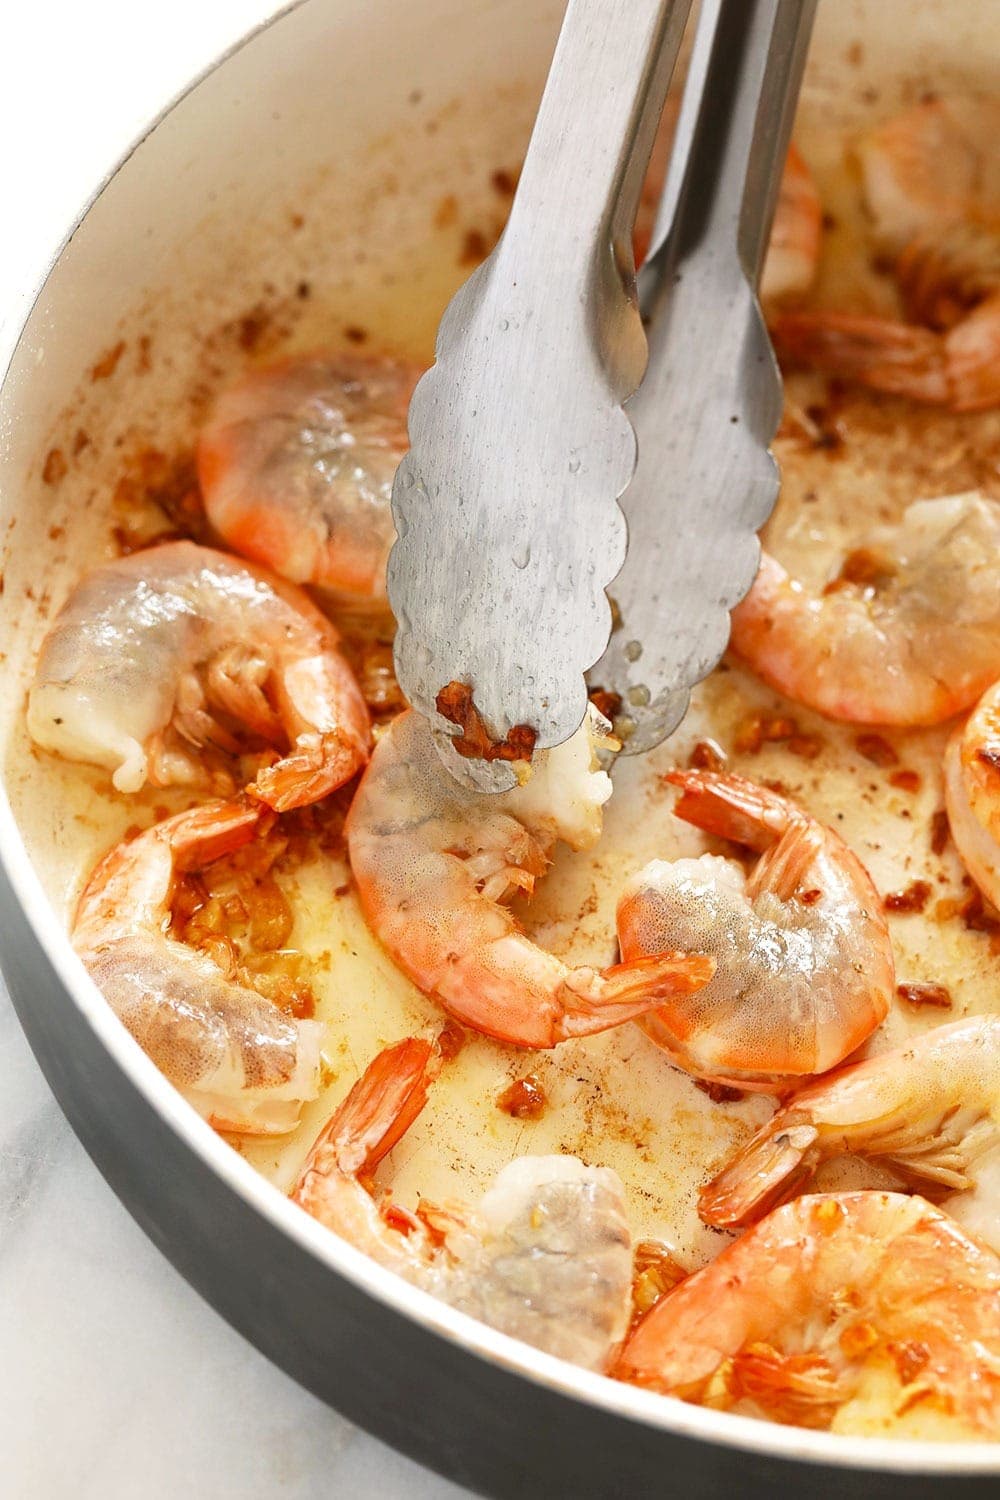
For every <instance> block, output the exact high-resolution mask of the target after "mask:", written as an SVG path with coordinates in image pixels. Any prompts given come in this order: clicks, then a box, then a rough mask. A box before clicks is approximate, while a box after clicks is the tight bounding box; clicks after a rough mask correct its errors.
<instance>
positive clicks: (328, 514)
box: [198, 354, 421, 609]
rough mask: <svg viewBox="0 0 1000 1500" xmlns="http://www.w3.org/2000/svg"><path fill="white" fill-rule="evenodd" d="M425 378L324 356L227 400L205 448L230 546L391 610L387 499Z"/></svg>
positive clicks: (288, 365) (247, 384) (208, 487)
mask: <svg viewBox="0 0 1000 1500" xmlns="http://www.w3.org/2000/svg"><path fill="white" fill-rule="evenodd" d="M420 373H421V372H420V370H419V369H418V368H417V367H416V366H413V365H407V364H400V363H397V362H396V361H394V360H390V359H366V358H364V357H362V356H360V355H353V354H328V355H321V354H315V355H310V356H306V357H302V356H295V357H293V358H290V359H284V360H281V361H280V363H278V364H274V365H269V366H268V367H267V368H265V369H261V370H254V371H252V372H251V373H250V374H249V375H247V376H245V377H244V378H243V380H241V381H240V382H239V383H238V384H237V385H235V386H233V387H232V388H231V389H230V390H228V391H224V392H223V394H222V395H221V396H220V397H219V399H218V401H217V402H216V405H215V409H214V411H213V412H212V415H211V417H210V419H209V421H208V424H207V426H206V427H205V429H204V431H203V432H202V434H201V438H200V440H199V443H198V477H199V480H200V482H201V488H202V492H203V494H204V497H205V509H206V511H207V512H208V517H209V520H210V521H211V522H212V525H213V526H214V527H215V528H216V530H217V531H218V532H219V534H220V536H223V537H224V538H225V539H226V541H227V542H228V543H229V545H230V546H231V547H233V548H235V550H236V551H237V552H240V553H242V554H243V555H244V556H245V557H250V558H253V559H254V560H255V561H256V562H259V563H264V564H265V565H266V566H267V567H270V568H273V569H274V571H275V572H276V573H280V574H281V575H282V576H283V577H285V578H290V579H292V580H293V582H295V583H310V584H315V585H317V586H318V587H321V588H324V589H329V590H331V591H333V592H334V593H335V594H337V595H339V596H340V599H341V602H343V603H348V604H352V605H354V606H355V607H360V608H362V609H366V608H368V607H375V608H380V609H385V608H386V595H385V563H386V558H387V557H388V554H389V548H390V547H391V546H392V541H393V537H394V535H395V532H394V530H393V525H392V514H391V511H390V509H389V498H390V495H391V493H392V481H393V476H394V475H395V472H396V468H397V467H398V465H399V461H400V459H401V458H402V456H403V454H404V453H405V452H406V449H407V447H408V441H407V435H406V412H407V408H408V406H409V404H410V396H411V395H412V394H413V387H414V386H415V385H416V383H417V380H418V379H419V378H420Z"/></svg>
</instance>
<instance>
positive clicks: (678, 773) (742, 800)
mask: <svg viewBox="0 0 1000 1500" xmlns="http://www.w3.org/2000/svg"><path fill="white" fill-rule="evenodd" d="M664 780H665V781H668V782H669V783H670V784H671V786H677V787H680V789H681V795H680V797H678V799H677V802H676V804H675V806H674V813H675V814H676V816H677V817H678V818H683V819H684V821H685V823H693V824H694V825H695V827H696V828H701V829H702V830H703V831H704V832H705V833H711V834H714V835H715V836H716V837H717V838H723V839H731V840H732V842H733V843H736V844H744V845H746V847H747V848H749V849H757V850H764V849H768V848H770V846H771V845H772V844H773V843H774V842H775V840H776V839H779V838H781V836H782V835H783V834H784V833H785V832H786V831H787V830H788V829H789V828H790V827H793V826H796V825H797V824H798V822H800V821H801V822H802V823H804V822H805V819H804V818H799V817H796V814H795V812H794V810H793V809H790V807H789V804H788V802H787V801H786V800H785V799H784V798H783V797H779V796H777V795H776V794H775V793H773V792H769V791H768V790H767V788H766V787H762V786H758V784H757V783H756V782H754V781H748V780H747V779H746V778H745V777H743V776H723V775H720V774H718V773H717V772H714V771H685V770H680V769H678V770H674V771H668V772H667V774H666V776H665V777H664Z"/></svg>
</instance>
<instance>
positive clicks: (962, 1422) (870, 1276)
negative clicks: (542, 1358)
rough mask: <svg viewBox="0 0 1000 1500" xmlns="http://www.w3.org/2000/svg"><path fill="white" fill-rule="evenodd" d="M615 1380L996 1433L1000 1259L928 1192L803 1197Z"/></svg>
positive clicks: (710, 1275)
mask: <svg viewBox="0 0 1000 1500" xmlns="http://www.w3.org/2000/svg"><path fill="white" fill-rule="evenodd" d="M616 1373H617V1374H619V1375H620V1376H621V1377H622V1378H623V1379H625V1380H631V1381H634V1382H636V1383H638V1384H640V1385H644V1386H648V1387H651V1388H653V1389H654V1390H658V1391H662V1392H664V1393H666V1394H669V1395H673V1396H678V1397H680V1398H681V1399H682V1400H685V1401H692V1402H696V1403H699V1404H702V1403H703V1404H705V1405H711V1406H713V1407H716V1408H722V1409H724V1410H730V1411H732V1410H735V1411H739V1412H742V1413H744V1414H747V1415H753V1416H762V1417H765V1418H768V1419H769V1420H771V1421H778V1422H786V1423H791V1424H794V1425H799V1426H805V1427H816V1428H832V1429H834V1430H835V1431H839V1432H853V1433H869V1434H876V1433H877V1434H881V1435H883V1436H895V1437H903V1436H908V1435H911V1434H912V1435H914V1436H921V1437H925V1436H933V1437H935V1438H938V1439H948V1438H951V1439H955V1438H959V1437H968V1438H974V1439H979V1440H981V1441H984V1440H987V1439H991V1438H997V1437H1000V1259H998V1257H997V1256H996V1255H995V1254H994V1253H993V1252H992V1251H991V1250H989V1249H988V1248H986V1247H985V1246H983V1245H980V1244H979V1243H978V1242H977V1241H976V1240H974V1239H972V1238H971V1237H969V1236H968V1235H966V1233H965V1232H964V1230H963V1229H962V1228H961V1227H960V1226H959V1225H958V1224H956V1223H954V1222H953V1221H952V1220H951V1219H950V1218H949V1217H948V1216H947V1215H946V1214H943V1213H941V1212H940V1211H939V1210H938V1209H936V1208H933V1207H932V1206H931V1204H929V1203H926V1202H925V1201H924V1200H923V1199H922V1198H908V1197H905V1196H903V1195H901V1194H898V1193H881V1192H862V1193H842V1194H829V1195H817V1196H814V1197H804V1198H797V1199H796V1200H795V1202H793V1203H788V1204H785V1206H784V1207H782V1208H778V1209H775V1210H774V1212H773V1213H771V1214H769V1215H768V1217H767V1218H766V1219H764V1220H763V1222H762V1223H760V1224H758V1225H757V1226H756V1228H754V1229H752V1230H750V1231H749V1233H747V1234H745V1235H744V1236H743V1237H742V1238H741V1239H739V1240H737V1241H736V1243H735V1244H733V1245H730V1246H729V1247H728V1248H727V1249H725V1250H724V1251H723V1252H722V1254H721V1255H720V1256H719V1257H718V1258H717V1259H716V1260H715V1261H713V1262H712V1263H711V1264H710V1265H708V1266H706V1267H705V1269H704V1270H702V1271H698V1272H696V1273H695V1274H694V1275H693V1276H689V1277H688V1278H687V1280H686V1281H682V1282H681V1283H680V1285H679V1286H677V1287H675V1288H674V1289H673V1290H672V1291H670V1292H668V1293H667V1294H666V1296H664V1297H663V1298H662V1299H661V1300H660V1301H659V1302H658V1303H656V1305H655V1306H654V1307H653V1308H652V1309H651V1310H650V1312H649V1313H647V1315H646V1316H645V1318H644V1319H643V1320H642V1322H641V1323H640V1324H639V1326H638V1327H637V1328H636V1330H635V1332H634V1333H633V1334H632V1336H631V1338H630V1339H629V1340H628V1342H627V1344H626V1346H625V1349H624V1352H623V1354H622V1357H621V1360H620V1363H619V1366H618V1368H617V1370H616ZM911 1413H912V1414H913V1415H912V1416H911Z"/></svg>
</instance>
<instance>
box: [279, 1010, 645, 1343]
mask: <svg viewBox="0 0 1000 1500" xmlns="http://www.w3.org/2000/svg"><path fill="white" fill-rule="evenodd" d="M437 1065H438V1059H437V1055H436V1053H435V1052H434V1049H433V1048H432V1047H431V1046H430V1044H429V1043H427V1042H424V1041H420V1040H417V1039H415V1038H410V1039H408V1040H406V1041H402V1042H397V1043H396V1045H395V1046H394V1047H389V1048H387V1049H386V1051H384V1052H382V1053H380V1054H379V1056H378V1057H376V1059H375V1061H374V1062H373V1063H371V1064H370V1066H369V1067H368V1069H367V1071H366V1072H365V1074H364V1076H363V1077H362V1078H361V1079H360V1080H359V1082H358V1083H356V1084H355V1085H354V1087H353V1088H352V1089H351V1092H350V1093H349V1094H348V1096H347V1098H346V1099H345V1100H344V1102H343V1104H341V1106H340V1108H339V1109H338V1110H337V1112H336V1114H335V1115H334V1116H333V1118H332V1119H331V1120H330V1122H329V1123H328V1125H327V1126H326V1128H325V1129H324V1130H323V1132H322V1134H321V1135H320V1137H319V1139H318V1140H317V1141H316V1144H315V1145H314V1146H313V1148H312V1150H311V1151H310V1153H309V1156H308V1157H307V1159H306V1163H305V1166H304V1167H303V1169H302V1174H301V1176H300V1177H299V1180H298V1183H297V1184H296V1186H295V1188H294V1189H293V1191H292V1197H293V1198H294V1199H295V1201H296V1202H297V1203H299V1204H301V1206H302V1207H303V1208H304V1209H306V1211H307V1212H308V1213H310V1214H312V1215H313V1217H314V1218H317V1219H319V1220H320V1222H321V1223H323V1224H325V1225H326V1226H327V1228H328V1229H332V1230H333V1231H334V1232H335V1233H336V1234H339V1235H340V1236H341V1238H343V1239H345V1240H348V1241H349V1242H350V1243H351V1244H352V1245H355V1246H356V1247H357V1248H358V1249H359V1250H363V1251H364V1252H365V1253H366V1254H367V1255H370V1256H371V1258H372V1259H373V1260H375V1261H377V1262H378V1263H379V1264H380V1265H382V1266H386V1267H387V1268H388V1269H389V1270H390V1271H395V1272H396V1273H397V1275H399V1276H403V1277H405V1278H406V1280H407V1281H411V1282H413V1283H415V1284H416V1285H417V1286H419V1287H421V1288H423V1290H424V1291H428V1292H431V1293H433V1294H434V1295H435V1296H437V1297H440V1298H441V1299H442V1300H443V1301H445V1302H448V1303H450V1304H451V1305H452V1306H453V1307H458V1308H461V1310H462V1311H463V1312H467V1313H471V1315H472V1316H473V1317H476V1318H479V1319H481V1320H482V1322H484V1323H489V1324H490V1325H491V1326H492V1327H493V1328H498V1329H500V1330H501V1332H503V1333H508V1334H511V1335H512V1336H513V1337H514V1338H519V1339H524V1341H525V1342H526V1343H529V1344H535V1345H536V1346H537V1347H538V1348H540V1349H545V1350H546V1351H547V1352H548V1353H550V1354H557V1355H559V1356H561V1357H562V1358H563V1359H569V1360H572V1361H573V1362H574V1364H578V1365H583V1366H585V1367H586V1368H588V1369H595V1370H602V1369H604V1368H605V1367H606V1365H607V1364H608V1362H609V1360H610V1359H611V1358H612V1356H613V1355H614V1353H615V1352H616V1351H617V1349H618V1347H619V1346H620V1344H621V1341H622V1339H623V1338H624V1336H625V1330H626V1328H627V1326H628V1316H629V1295H630V1290H631V1279H632V1247H631V1235H630V1232H629V1225H628V1219H627V1217H626V1212H625V1194H624V1191H623V1189H622V1185H621V1182H620V1181H619V1179H618V1177H617V1175H616V1174H615V1173H614V1172H612V1171H611V1170H610V1169H609V1168H607V1167H588V1166H585V1165H584V1163H583V1162H581V1161H578V1160H577V1158H576V1157H573V1156H522V1157H518V1158H517V1159H516V1160H514V1161H512V1162H511V1163H510V1164H509V1165H508V1166H506V1167H504V1169H503V1171H502V1172H500V1173H499V1174H498V1176H497V1177H496V1179H495V1180H494V1182H493V1184H492V1185H491V1187H490V1188H489V1189H488V1190H487V1192H486V1193H485V1194H484V1196H483V1197H482V1198H481V1199H480V1201H479V1203H478V1205H477V1206H476V1207H475V1208H471V1207H464V1206H461V1205H458V1204H448V1205H445V1206H443V1207H432V1206H431V1205H430V1204H426V1203H421V1204H420V1206H419V1207H418V1208H417V1211H416V1213H415V1214H413V1213H409V1212H408V1211H407V1210H406V1209H403V1208H400V1207H398V1206H397V1205H396V1204H394V1203H392V1202H383V1203H381V1204H380V1203H377V1202H376V1201H374V1200H373V1198H372V1197H371V1195H370V1194H369V1193H368V1192H367V1191H366V1189H365V1188H364V1187H362V1185H361V1182H362V1180H365V1179H368V1178H369V1177H370V1175H371V1174H372V1173H373V1172H374V1170H375V1168H376V1167H377V1166H378V1163H379V1162H380V1161H381V1160H382V1158H383V1157H384V1156H385V1155H386V1153H387V1152H388V1151H389V1150H391V1148H392V1147H393V1146H394V1145H395V1144H396V1142H397V1141H398V1140H399V1139H400V1137H401V1136H402V1135H403V1134H404V1133H405V1132H406V1130H407V1129H408V1128H409V1126H410V1125H411V1124H412V1122H413V1121H414V1120H415V1119H416V1117H417V1115H418V1114H419V1113H420V1111H421V1110H422V1109H423V1107H424V1104H425V1102H426V1099H427V1088H428V1084H429V1083H430V1081H431V1079H432V1078H433V1076H434V1074H435V1072H436V1070H437Z"/></svg>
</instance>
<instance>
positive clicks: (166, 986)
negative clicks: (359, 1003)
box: [73, 802, 323, 1135]
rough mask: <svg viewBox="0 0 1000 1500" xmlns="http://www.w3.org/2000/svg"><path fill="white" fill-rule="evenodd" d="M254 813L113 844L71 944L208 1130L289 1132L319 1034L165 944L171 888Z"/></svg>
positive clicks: (206, 810)
mask: <svg viewBox="0 0 1000 1500" xmlns="http://www.w3.org/2000/svg"><path fill="white" fill-rule="evenodd" d="M264 815H265V814H264V809H263V808H262V807H260V806H255V805H253V804H251V803H245V802H210V803H206V804H205V805H204V806H203V807H197V808H193V809H192V810H191V811H189V812H182V813H178V814H177V815H176V817H173V818H167V819H166V820H165V821H164V822H162V823H157V824H154V826H153V827H152V828H149V829H147V830H146V832H145V833H141V834H140V835H139V836H138V837H137V838H134V839H132V840H130V841H126V842H125V843H122V844H119V845H118V846H117V847H116V848H114V849H112V850H111V853H110V854H108V855H106V856H105V858H104V859H103V860H102V861H101V862H100V864H99V865H98V866H97V868H96V870H95V871H94V873H93V874H92V875H91V877H90V879H89V880H88V882H87V885H86V888H85V889H84V892H83V895H82V896H81V898H80V904H79V907H78V909H77V913H76V921H75V922H74V925H73V945H74V947H75V948H76V951H77V953H78V954H79V955H80V957H81V958H82V959H83V962H84V964H85V965H86V966H87V968H88V969H89V971H90V973H91V975H92V977H93V979H94V981H95V983H96V984H97V986H98V988H99V989H100V990H101V992H102V994H103V995H104V998H105V1000H106V1001H107V1002H108V1004H109V1005H110V1006H111V1008H112V1010H113V1011H114V1012H115V1014H116V1015H117V1016H118V1018H119V1020H120V1021H121V1022H122V1023H123V1024H124V1025H125V1026H126V1027H127V1029H128V1030H129V1031H130V1032H131V1033H132V1035H133V1036H134V1037H135V1039H136V1041H137V1042H138V1043H139V1045H140V1047H142V1048H143V1050H144V1051H145V1052H147V1053H148V1054H149V1056H150V1057H151V1058H152V1059H153V1061H154V1062H155V1063H156V1065H157V1067H158V1068H159V1069H160V1070H161V1072H163V1073H164V1074H166V1076H167V1078H169V1079H170V1082H171V1083H172V1084H174V1086H175V1087H176V1088H178V1089H179V1090H180V1091H181V1093H182V1094H183V1095H184V1097H185V1098H186V1099H187V1100H188V1101H189V1102H190V1103H191V1104H193V1105H194V1107H195V1109H197V1110H198V1112H199V1114H201V1115H204V1117H205V1118H206V1119H207V1120H209V1121H210V1123H211V1124H212V1125H214V1126H215V1127H216V1129H217V1130H229V1131H235V1132H240V1133H245V1134H248V1135H277V1134H281V1133H283V1132H284V1131H287V1130H292V1129H294V1127H295V1125H296V1124H297V1123H298V1118H299V1111H300V1109H301V1107H302V1104H303V1102H304V1101H305V1100H307V1099H314V1098H315V1097H316V1095H317V1093H318V1092H319V1083H320V1040H321V1037H322V1034H323V1028H322V1026H321V1025H320V1024H319V1023H318V1022H316V1021H297V1020H293V1019H292V1018H291V1017H289V1016H287V1015H285V1014H284V1012H283V1011H281V1010H279V1008H278V1007H277V1006H276V1005H274V1004H272V1003H271V1001H269V1000H265V999H264V997H263V996H262V995H259V994H258V993H257V991H256V990H253V989H250V988H248V987H247V986H246V985H244V984H241V983H238V982H237V981H236V980H235V979H231V978H229V977H228V976H227V975H226V974H225V973H224V972H223V971H222V970H221V969H220V968H219V967H218V965H217V964H215V963H214V962H213V961H212V959H211V958H209V957H208V955H207V954H205V953H201V952H198V951H197V950H196V949H194V948H190V947H188V946H187V944H185V943H181V942H178V941H177V940H176V939H175V938H172V937H170V935H169V934H168V932H167V925H168V923H169V920H170V906H171V900H172V897H173V894H174V891H175V888H176V882H177V879H178V877H179V876H180V875H181V874H182V873H183V872H184V871H189V870H200V869H202V868H204V866H205V865H207V864H210V863H211V862H212V861H213V860H215V859H218V858H219V857H220V856H221V855H224V854H229V853H231V852H232V851H233V850H235V849H238V848H240V847H241V846H242V845H244V844H246V843H248V842H249V840H251V839H252V838H253V837H254V834H255V832H256V830H257V827H258V824H259V822H260V820H261V817H262V816H264Z"/></svg>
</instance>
